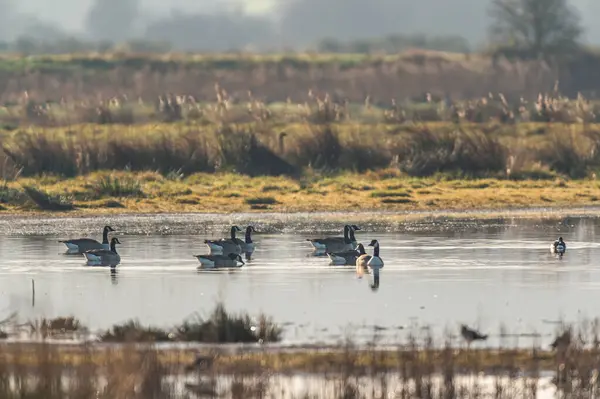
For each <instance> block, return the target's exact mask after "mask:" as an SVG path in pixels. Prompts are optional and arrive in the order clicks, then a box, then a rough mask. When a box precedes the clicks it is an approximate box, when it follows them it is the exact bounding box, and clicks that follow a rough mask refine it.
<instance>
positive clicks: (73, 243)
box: [58, 226, 115, 255]
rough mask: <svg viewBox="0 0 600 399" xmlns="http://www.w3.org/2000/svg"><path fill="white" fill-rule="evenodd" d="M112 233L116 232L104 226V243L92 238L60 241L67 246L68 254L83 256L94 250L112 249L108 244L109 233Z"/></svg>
mask: <svg viewBox="0 0 600 399" xmlns="http://www.w3.org/2000/svg"><path fill="white" fill-rule="evenodd" d="M111 231H115V229H113V228H112V227H110V226H104V230H103V231H102V243H99V242H98V241H96V240H93V239H91V238H77V239H74V240H60V241H58V242H61V243H63V244H65V245H66V246H67V254H78V255H81V254H83V253H84V252H86V251H90V250H92V249H107V250H108V249H110V245H109V243H108V233H109V232H111Z"/></svg>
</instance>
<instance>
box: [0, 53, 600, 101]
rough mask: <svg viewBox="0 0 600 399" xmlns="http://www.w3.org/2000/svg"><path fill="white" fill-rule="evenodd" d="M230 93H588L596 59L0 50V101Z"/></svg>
mask: <svg viewBox="0 0 600 399" xmlns="http://www.w3.org/2000/svg"><path fill="white" fill-rule="evenodd" d="M216 84H218V85H219V86H220V87H221V88H222V89H224V90H225V91H226V92H227V93H228V95H229V97H230V98H231V99H232V100H233V101H235V100H246V99H247V98H248V94H249V92H251V93H252V96H253V97H254V98H257V99H260V100H262V101H267V102H274V101H286V100H291V101H306V100H308V99H309V97H310V93H313V94H319V93H329V94H330V95H331V96H333V97H334V99H335V100H339V101H342V100H344V101H350V102H364V101H365V100H366V99H367V98H368V99H369V101H370V102H371V103H373V104H389V103H390V101H391V99H398V100H400V99H402V100H403V99H407V98H415V97H422V96H423V94H424V93H425V92H432V93H435V94H438V95H440V96H449V97H451V98H452V99H465V98H474V97H480V96H485V95H487V94H488V93H490V92H492V93H499V92H501V93H504V95H506V96H507V97H509V98H518V97H521V96H523V97H525V98H533V97H536V96H537V95H538V94H539V93H544V92H550V91H553V90H555V89H557V88H558V89H559V90H560V91H561V92H562V93H563V94H565V95H568V96H570V97H575V96H576V95H577V93H578V92H583V93H584V94H585V95H586V96H589V97H594V96H595V91H596V90H597V89H598V86H599V85H600V57H599V56H597V55H595V54H592V53H585V54H581V55H579V56H577V57H575V58H572V59H571V60H569V61H564V62H562V63H561V65H560V66H549V65H548V64H547V63H546V62H543V61H510V60H508V59H507V58H506V57H504V56H502V57H491V56H487V55H483V54H457V53H443V52H432V51H409V52H405V53H402V54H399V55H394V56H389V55H388V56H378V55H355V54H338V55H329V54H290V55H283V54H282V55H251V54H233V55H232V54H223V55H173V54H169V55H163V56H151V55H133V54H129V55H127V54H112V55H101V56H100V55H91V54H89V55H68V56H32V57H19V56H4V57H2V58H0V101H1V102H3V103H5V104H6V103H7V102H13V101H18V100H23V98H24V95H25V94H24V93H26V98H27V99H35V100H37V101H46V100H54V101H61V100H63V101H64V100H66V101H69V100H78V101H80V100H90V99H97V98H99V97H102V98H107V97H112V96H117V95H124V96H127V97H128V98H138V97H140V98H142V99H144V100H155V99H156V98H157V97H158V96H159V95H163V94H165V93H177V94H185V95H191V96H193V97H194V98H195V99H196V100H197V101H214V100H215V97H216V94H215V85H216Z"/></svg>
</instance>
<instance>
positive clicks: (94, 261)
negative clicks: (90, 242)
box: [83, 237, 121, 266]
mask: <svg viewBox="0 0 600 399" xmlns="http://www.w3.org/2000/svg"><path fill="white" fill-rule="evenodd" d="M117 244H121V241H119V239H118V238H117V237H113V238H112V240H110V249H92V250H89V251H86V252H84V253H83V256H85V258H86V259H87V263H88V265H89V266H116V265H118V264H119V263H120V262H121V256H120V255H119V254H118V253H117V248H116V246H117Z"/></svg>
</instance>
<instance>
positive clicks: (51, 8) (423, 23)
mask: <svg viewBox="0 0 600 399" xmlns="http://www.w3.org/2000/svg"><path fill="white" fill-rule="evenodd" d="M7 1H9V2H10V1H12V2H13V4H14V6H15V7H16V8H17V9H18V11H19V12H20V13H21V14H27V15H28V16H32V17H34V18H36V19H38V20H40V21H44V22H49V23H50V24H53V25H57V26H58V27H60V28H61V29H63V30H67V31H70V32H73V33H81V32H85V31H86V27H85V21H86V15H87V13H88V10H89V9H90V7H91V5H92V2H93V1H94V0H0V4H4V3H6V2H7ZM107 1H108V0H107ZM139 1H140V4H141V11H140V14H139V15H140V16H142V17H143V20H145V21H150V20H157V19H165V18H167V17H169V16H170V15H171V11H172V10H175V9H177V10H179V11H183V12H184V13H185V14H186V15H187V12H189V14H196V13H199V12H201V13H205V14H210V13H211V12H212V11H215V10H217V9H219V8H221V9H223V8H228V7H229V8H234V7H236V5H237V6H238V7H243V8H245V9H246V10H247V11H251V12H253V13H258V14H260V13H263V14H269V13H270V12H272V11H273V10H274V9H276V8H277V7H275V5H277V4H286V3H291V2H294V1H304V2H307V3H310V4H311V6H310V7H304V8H301V10H299V12H298V13H297V15H296V14H295V12H292V13H291V14H290V13H288V15H287V19H285V20H284V23H283V30H282V37H283V36H285V35H286V34H288V35H290V36H291V37H293V38H294V40H295V41H296V42H297V41H298V40H300V41H301V38H303V37H304V36H306V39H307V40H308V41H311V42H314V40H315V37H316V36H320V35H324V34H325V35H331V36H334V37H336V38H337V39H342V40H343V39H354V38H355V37H354V36H365V35H386V34H390V33H402V34H414V33H424V34H430V35H447V34H454V35H459V36H463V37H465V38H466V39H468V40H469V41H471V43H473V44H474V43H481V42H483V41H484V40H485V38H486V35H487V31H486V28H487V26H488V25H487V24H488V21H487V20H486V18H487V16H486V9H487V5H488V4H489V3H490V1H491V0H345V1H342V0H331V1H329V0H139ZM321 1H322V3H320V2H321ZM570 2H571V4H573V5H575V6H576V7H577V8H578V9H579V11H580V14H581V16H582V20H583V22H584V25H585V28H586V29H587V30H588V32H589V34H588V38H589V39H591V40H590V41H591V42H593V43H595V44H599V45H600V24H598V23H597V22H596V20H597V19H598V17H600V0H570ZM325 3H328V4H329V5H330V6H329V7H327V6H323V7H321V5H324V4H325ZM376 3H377V4H378V5H377V7H375V4H376ZM339 4H344V5H347V6H339ZM315 7H316V8H315ZM339 7H344V9H343V10H340V9H339ZM390 10H393V11H390ZM300 11H301V12H300ZM1 12H2V11H1V10H0V13H1ZM1 17H2V16H1V15H0V20H1V19H2V18H1ZM336 17H337V18H338V19H341V20H340V21H336ZM9 22H10V21H9ZM259 24H260V23H259ZM286 24H287V25H286ZM317 25H318V26H317ZM190 26H193V23H192V24H191V25H190ZM0 28H1V27H0ZM169 29H172V28H169ZM0 31H1V29H0ZM184 33H185V32H184ZM241 35H242V36H243V35H244V34H241ZM311 35H312V36H311ZM319 39H322V37H319Z"/></svg>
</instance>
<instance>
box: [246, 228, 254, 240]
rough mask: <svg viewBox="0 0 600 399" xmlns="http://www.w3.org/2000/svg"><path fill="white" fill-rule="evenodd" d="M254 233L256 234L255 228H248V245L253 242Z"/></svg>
mask: <svg viewBox="0 0 600 399" xmlns="http://www.w3.org/2000/svg"><path fill="white" fill-rule="evenodd" d="M252 233H256V229H255V228H254V226H248V227H246V244H250V243H251V242H252Z"/></svg>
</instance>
